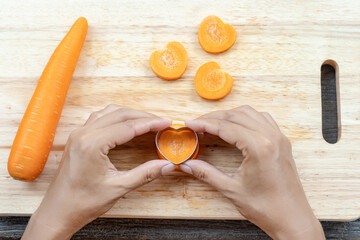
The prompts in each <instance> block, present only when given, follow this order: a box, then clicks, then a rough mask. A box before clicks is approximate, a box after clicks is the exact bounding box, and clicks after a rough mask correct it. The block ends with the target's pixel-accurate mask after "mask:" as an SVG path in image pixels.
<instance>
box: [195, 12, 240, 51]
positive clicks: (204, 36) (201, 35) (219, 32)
mask: <svg viewBox="0 0 360 240" xmlns="http://www.w3.org/2000/svg"><path fill="white" fill-rule="evenodd" d="M198 40H199V43H200V46H201V47H202V48H203V49H204V50H205V51H206V52H208V53H221V52H225V51H226V50H228V49H229V48H231V46H232V45H234V43H235V40H236V31H235V28H234V27H233V26H231V25H230V24H227V23H224V22H223V21H222V20H221V19H220V18H218V17H217V16H208V17H206V18H205V19H204V20H202V22H201V23H200V26H199V32H198Z"/></svg>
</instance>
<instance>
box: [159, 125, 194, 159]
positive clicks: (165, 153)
mask: <svg viewBox="0 0 360 240" xmlns="http://www.w3.org/2000/svg"><path fill="white" fill-rule="evenodd" d="M156 146H157V153H158V155H159V157H160V158H161V159H167V160H169V161H170V162H172V163H174V164H180V163H182V162H184V161H186V160H188V159H195V158H196V157H197V154H198V152H199V143H198V138H197V136H196V133H195V132H194V131H193V130H191V129H190V128H187V127H185V126H184V125H181V124H173V125H171V127H169V128H166V129H164V130H162V131H160V132H158V134H157V136H156Z"/></svg>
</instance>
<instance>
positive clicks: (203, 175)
mask: <svg viewBox="0 0 360 240" xmlns="http://www.w3.org/2000/svg"><path fill="white" fill-rule="evenodd" d="M180 169H181V171H183V172H186V173H188V174H191V175H193V176H194V177H196V178H197V179H199V180H201V181H203V182H206V183H207V184H209V185H211V186H213V187H214V188H216V189H217V190H218V191H220V192H223V193H225V192H226V189H227V188H228V186H229V183H230V182H232V181H233V179H232V178H231V177H230V176H228V175H226V174H225V173H224V172H222V171H220V170H219V169H217V168H216V167H214V166H213V165H211V164H209V163H207V162H204V161H201V160H188V161H186V162H185V163H183V164H181V165H180Z"/></svg>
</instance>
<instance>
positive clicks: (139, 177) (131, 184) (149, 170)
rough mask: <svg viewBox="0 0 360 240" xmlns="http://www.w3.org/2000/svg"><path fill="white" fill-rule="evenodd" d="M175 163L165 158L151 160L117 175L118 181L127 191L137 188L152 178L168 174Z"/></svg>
mask: <svg viewBox="0 0 360 240" xmlns="http://www.w3.org/2000/svg"><path fill="white" fill-rule="evenodd" d="M175 168H176V167H175V165H174V164H172V163H169V161H167V160H152V161H148V162H146V163H144V164H141V165H139V166H137V167H136V168H134V169H131V170H129V171H126V172H125V173H123V174H121V175H119V178H120V179H119V183H121V184H122V186H123V187H124V188H125V189H128V191H130V190H133V189H135V188H138V187H140V186H142V185H144V184H146V183H148V182H151V181H152V180H154V179H156V178H159V177H160V176H164V175H167V174H169V173H170V172H172V171H174V170H175Z"/></svg>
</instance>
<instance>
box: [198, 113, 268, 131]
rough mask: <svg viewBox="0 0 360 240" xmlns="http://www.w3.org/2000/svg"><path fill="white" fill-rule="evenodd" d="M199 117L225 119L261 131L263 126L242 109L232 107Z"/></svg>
mask: <svg viewBox="0 0 360 240" xmlns="http://www.w3.org/2000/svg"><path fill="white" fill-rule="evenodd" d="M199 119H219V120H226V121H229V122H232V123H235V124H239V125H242V126H244V127H246V128H249V129H251V130H254V131H261V130H262V128H263V127H264V126H263V125H264V124H263V123H261V122H260V121H258V120H257V119H254V118H252V116H250V115H249V114H247V113H245V112H242V111H236V110H234V109H233V110H228V111H216V112H212V113H210V114H207V115H204V116H201V117H200V118H199Z"/></svg>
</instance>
